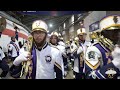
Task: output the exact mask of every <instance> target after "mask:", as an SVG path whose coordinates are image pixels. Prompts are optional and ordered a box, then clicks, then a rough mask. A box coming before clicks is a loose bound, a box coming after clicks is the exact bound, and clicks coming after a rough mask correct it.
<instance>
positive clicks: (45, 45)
mask: <svg viewBox="0 0 120 90" xmlns="http://www.w3.org/2000/svg"><path fill="white" fill-rule="evenodd" d="M47 46H48V42H46V43H45V44H44V46H43V47H42V48H38V47H37V46H36V45H35V48H36V49H38V50H39V51H41V50H43V49H45V48H46V47H47Z"/></svg>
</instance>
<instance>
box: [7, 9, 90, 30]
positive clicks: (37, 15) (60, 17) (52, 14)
mask: <svg viewBox="0 0 120 90" xmlns="http://www.w3.org/2000/svg"><path fill="white" fill-rule="evenodd" d="M5 12H6V13H7V14H9V15H10V16H12V17H14V18H16V19H17V20H19V21H20V22H21V23H22V24H24V25H25V26H27V27H28V28H29V29H31V26H32V22H33V21H35V20H38V19H41V20H44V21H46V22H47V24H48V25H49V24H50V23H51V24H53V27H52V28H49V31H50V32H52V31H54V30H55V29H57V28H58V27H59V26H60V25H61V24H62V23H63V22H64V20H66V19H68V18H70V17H71V15H73V14H81V15H84V13H88V11H5Z"/></svg>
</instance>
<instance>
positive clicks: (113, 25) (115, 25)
mask: <svg viewBox="0 0 120 90" xmlns="http://www.w3.org/2000/svg"><path fill="white" fill-rule="evenodd" d="M117 26H120V24H112V25H110V26H107V27H106V28H103V29H102V30H106V29H108V30H113V29H109V28H110V27H117Z"/></svg>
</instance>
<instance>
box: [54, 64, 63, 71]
mask: <svg viewBox="0 0 120 90" xmlns="http://www.w3.org/2000/svg"><path fill="white" fill-rule="evenodd" d="M55 66H57V67H58V68H59V69H60V70H62V68H61V66H60V65H59V64H58V63H56V62H55Z"/></svg>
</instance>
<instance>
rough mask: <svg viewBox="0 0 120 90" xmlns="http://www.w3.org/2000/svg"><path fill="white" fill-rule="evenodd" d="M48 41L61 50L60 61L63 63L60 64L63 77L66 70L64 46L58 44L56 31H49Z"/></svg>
mask: <svg viewBox="0 0 120 90" xmlns="http://www.w3.org/2000/svg"><path fill="white" fill-rule="evenodd" d="M50 43H51V44H52V45H53V46H54V47H56V48H57V49H58V50H59V51H60V52H61V58H62V61H61V62H62V63H64V64H63V65H62V70H63V77H64V76H66V71H65V70H64V66H65V65H66V63H67V56H66V53H65V46H63V45H61V44H59V37H58V33H57V32H52V33H51V37H50Z"/></svg>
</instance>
